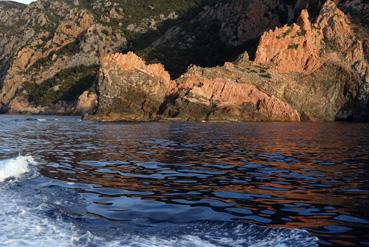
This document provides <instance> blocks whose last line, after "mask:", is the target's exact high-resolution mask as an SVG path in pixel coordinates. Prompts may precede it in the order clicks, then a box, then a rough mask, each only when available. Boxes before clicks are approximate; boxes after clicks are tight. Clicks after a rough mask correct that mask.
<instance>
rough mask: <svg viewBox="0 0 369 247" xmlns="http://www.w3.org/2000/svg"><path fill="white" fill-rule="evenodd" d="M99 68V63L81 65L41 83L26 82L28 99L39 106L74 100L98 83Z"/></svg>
mask: <svg viewBox="0 0 369 247" xmlns="http://www.w3.org/2000/svg"><path fill="white" fill-rule="evenodd" d="M98 70H99V66H98V65H91V66H79V67H74V68H71V69H66V70H63V71H61V72H59V73H58V74H56V75H55V76H54V77H52V78H50V79H48V80H46V81H44V82H42V83H41V84H39V85H38V84H36V83H29V82H28V83H25V86H24V87H25V90H26V91H27V94H28V100H29V101H30V102H31V103H33V104H34V105H37V106H39V105H40V106H48V105H51V104H55V103H57V102H59V101H66V102H74V101H75V100H77V99H78V97H79V96H80V95H81V94H82V93H83V92H84V91H85V90H87V89H89V88H91V87H93V86H95V85H96V82H97V74H98ZM56 86H57V87H58V89H57V90H56V88H55V87H56Z"/></svg>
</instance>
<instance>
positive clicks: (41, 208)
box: [0, 156, 318, 247]
mask: <svg viewBox="0 0 369 247" xmlns="http://www.w3.org/2000/svg"><path fill="white" fill-rule="evenodd" d="M36 165H37V162H36V161H35V160H34V159H33V158H32V157H30V156H21V157H18V158H14V159H9V160H4V161H0V243H1V244H2V245H3V246H8V247H17V246H40V247H46V246H47V247H48V246H53V245H54V246H61V247H72V246H77V247H83V246H86V247H87V246H108V247H115V246H132V247H133V246H135V247H149V246H150V247H151V246H162V247H177V246H181V247H182V246H184V247H186V246H191V247H197V246H199V247H200V246H205V247H215V246H232V247H236V246H251V247H269V246H273V247H275V246H280V247H282V246H283V247H284V246H296V247H298V246H302V247H304V246H309V247H310V246H317V245H318V239H317V238H316V237H313V236H311V235H310V234H309V233H308V232H307V231H305V230H299V229H282V228H269V227H262V226H256V225H253V224H248V223H224V222H197V223H187V224H174V223H157V224H155V226H154V227H152V226H151V227H149V229H144V230H142V229H141V230H140V231H136V230H132V229H130V227H129V226H127V227H123V228H120V227H115V228H116V229H115V230H114V231H110V230H109V231H106V230H105V231H98V230H96V229H89V227H90V228H91V226H88V224H83V223H82V222H80V223H79V222H78V221H76V220H68V219H67V218H68V217H66V216H65V215H66V214H65V211H63V210H61V208H62V207H60V208H58V207H55V205H56V204H63V202H65V203H68V202H69V201H70V200H74V199H73V198H74V196H73V195H69V194H68V193H62V192H58V193H52V192H46V193H45V191H43V190H42V189H40V188H37V186H35V184H34V183H31V180H32V179H35V177H34V176H29V175H30V174H29V173H32V169H33V167H35V166H36ZM35 187H36V188H35ZM54 189H55V188H54ZM57 189H60V190H62V188H57ZM55 197H56V198H55ZM60 197H62V198H60ZM57 201H58V203H56V202H57ZM60 201H61V202H60ZM70 218H72V217H70ZM86 225H87V226H86ZM92 227H93V226H92Z"/></svg>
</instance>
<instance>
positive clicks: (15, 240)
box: [0, 116, 369, 247]
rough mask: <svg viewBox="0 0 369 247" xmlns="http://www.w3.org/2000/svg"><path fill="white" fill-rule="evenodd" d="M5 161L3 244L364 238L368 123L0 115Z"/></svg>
mask: <svg viewBox="0 0 369 247" xmlns="http://www.w3.org/2000/svg"><path fill="white" fill-rule="evenodd" d="M26 156H27V157H26ZM17 157H18V158H17ZM0 160H1V161H0V245H1V243H3V245H4V246H24V245H25V244H30V245H31V246H50V245H52V244H54V245H55V244H56V245H57V246H232V247H233V246H317V245H318V243H319V244H320V245H322V246H326V245H327V246H330V245H332V246H359V245H361V246H369V125H368V124H352V123H140V124H123V123H116V124H103V123H93V122H82V121H80V120H79V119H78V118H73V117H57V118H55V117H24V116H22V117H18V116H0ZM24 162H26V165H28V167H26V168H25V167H24V165H25V164H24ZM21 169H23V170H21ZM18 173H19V174H21V176H19V178H18V179H9V178H11V177H15V175H12V174H18ZM9 174H10V175H9ZM1 176H3V177H4V179H3V180H1ZM20 222H21V223H20ZM318 238H319V240H318Z"/></svg>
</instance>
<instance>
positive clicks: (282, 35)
mask: <svg viewBox="0 0 369 247" xmlns="http://www.w3.org/2000/svg"><path fill="white" fill-rule="evenodd" d="M322 40H323V37H322V36H321V35H320V33H319V32H317V31H316V30H315V27H314V26H312V24H311V23H310V21H309V14H308V12H307V11H306V10H304V11H303V12H302V13H301V16H300V18H299V20H298V24H297V25H296V24H293V25H292V26H284V27H281V28H276V29H275V30H274V31H269V32H267V33H265V34H264V35H263V36H262V38H261V40H260V44H259V47H258V49H257V52H256V59H255V63H257V64H261V65H264V66H268V67H272V68H274V69H276V70H277V71H279V72H282V73H288V72H299V73H307V74H309V73H312V72H314V71H315V70H317V69H318V68H319V67H320V66H321V64H322V62H323V61H322V60H321V53H322V51H321V47H322Z"/></svg>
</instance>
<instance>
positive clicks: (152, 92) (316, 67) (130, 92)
mask: <svg viewBox="0 0 369 247" xmlns="http://www.w3.org/2000/svg"><path fill="white" fill-rule="evenodd" d="M103 61H106V62H105V63H104V64H110V65H109V66H104V68H103V69H102V71H101V77H100V82H99V88H100V91H101V92H104V93H103V94H102V98H101V99H100V105H99V110H98V112H99V114H98V115H97V116H96V118H95V119H100V120H127V119H128V120H158V119H165V120H166V119H175V120H196V121H199V120H202V121H224V120H228V121H229V120H231V121H301V120H311V121H322V120H324V121H333V120H360V121H362V120H367V119H368V114H367V112H368V95H369V94H368V92H367V90H368V87H367V77H368V74H367V73H368V72H369V71H368V64H367V61H366V60H365V53H364V46H363V43H362V42H361V41H360V39H359V38H358V37H357V36H356V34H355V32H354V31H353V29H352V24H351V22H350V20H349V18H348V17H347V16H346V15H345V14H344V13H343V12H342V11H341V10H340V9H338V8H337V6H336V4H335V2H333V1H330V0H328V1H326V2H325V4H324V5H323V6H322V8H321V11H320V14H319V15H318V16H317V18H316V21H315V22H313V23H312V22H311V20H310V18H309V14H308V11H307V10H303V11H302V13H301V15H300V17H299V18H298V20H297V23H296V24H292V25H290V26H287V25H286V26H283V27H280V28H276V29H275V30H274V31H268V32H266V33H265V34H264V35H263V37H262V38H261V41H260V44H259V46H258V49H257V52H256V59H255V61H250V59H249V57H248V55H247V54H244V56H243V57H241V58H240V59H238V60H237V61H236V62H234V63H225V64H224V66H221V67H220V66H218V67H214V68H201V67H197V66H192V67H190V68H189V70H188V71H187V72H186V73H185V74H184V75H182V76H181V77H180V78H178V79H177V80H175V81H172V80H170V79H169V75H168V74H167V73H166V72H165V71H164V68H163V67H162V66H160V65H158V64H155V65H145V64H144V62H143V61H142V60H141V59H139V58H138V57H137V56H136V55H134V54H133V53H129V54H127V55H119V54H117V55H110V56H108V57H105V58H104V59H103ZM117 68H118V69H117ZM132 96H134V97H132ZM113 102H114V103H113ZM147 102H150V104H149V105H150V106H153V107H151V108H150V107H148V106H147V105H146V103H147ZM132 116H133V117H132Z"/></svg>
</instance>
